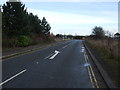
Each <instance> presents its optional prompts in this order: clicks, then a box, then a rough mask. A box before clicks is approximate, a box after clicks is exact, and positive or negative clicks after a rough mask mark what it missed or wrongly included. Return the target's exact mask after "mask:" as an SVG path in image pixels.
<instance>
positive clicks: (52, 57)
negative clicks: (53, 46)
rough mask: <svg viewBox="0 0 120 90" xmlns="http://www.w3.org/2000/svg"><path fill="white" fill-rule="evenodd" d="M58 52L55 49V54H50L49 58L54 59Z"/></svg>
mask: <svg viewBox="0 0 120 90" xmlns="http://www.w3.org/2000/svg"><path fill="white" fill-rule="evenodd" d="M59 53H60V52H59V51H57V50H55V54H54V55H53V56H51V57H50V58H49V59H54V58H55V56H57V55H58V54H59Z"/></svg>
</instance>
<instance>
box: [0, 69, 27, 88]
mask: <svg viewBox="0 0 120 90" xmlns="http://www.w3.org/2000/svg"><path fill="white" fill-rule="evenodd" d="M26 71H27V70H26V69H25V70H23V71H21V72H19V73H17V74H16V75H14V76H12V77H11V78H9V79H7V80H5V81H4V82H2V83H0V86H1V85H3V84H5V83H7V82H8V81H10V80H12V79H14V78H15V77H17V76H19V75H20V74H22V73H24V72H26Z"/></svg>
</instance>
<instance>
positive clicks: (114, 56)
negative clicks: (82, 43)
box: [86, 38, 120, 80]
mask: <svg viewBox="0 0 120 90" xmlns="http://www.w3.org/2000/svg"><path fill="white" fill-rule="evenodd" d="M86 41H87V42H88V43H89V44H90V45H91V46H92V47H93V48H94V49H95V50H96V51H97V52H98V53H99V54H100V56H101V58H102V60H103V61H105V62H106V63H107V64H108V65H109V66H110V70H112V72H113V74H114V75H115V76H116V77H115V78H116V80H117V79H118V65H119V64H118V62H119V61H118V60H119V57H120V54H119V51H118V46H119V41H118V40H115V39H110V38H107V39H102V40H94V39H87V40H86Z"/></svg>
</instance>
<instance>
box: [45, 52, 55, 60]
mask: <svg viewBox="0 0 120 90" xmlns="http://www.w3.org/2000/svg"><path fill="white" fill-rule="evenodd" d="M53 54H54V53H52V54H50V55H48V56H47V57H45V58H44V59H47V58H49V57H50V56H52V55H53Z"/></svg>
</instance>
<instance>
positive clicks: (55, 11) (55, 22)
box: [23, 2, 118, 35]
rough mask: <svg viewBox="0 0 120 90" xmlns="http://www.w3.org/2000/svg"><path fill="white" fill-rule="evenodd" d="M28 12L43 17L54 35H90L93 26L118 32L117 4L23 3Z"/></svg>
mask: <svg viewBox="0 0 120 90" xmlns="http://www.w3.org/2000/svg"><path fill="white" fill-rule="evenodd" d="M23 3H24V4H25V5H26V7H27V11H28V12H32V13H33V14H34V15H38V17H39V18H40V19H42V18H43V17H45V18H46V19H47V21H48V22H49V23H50V25H51V32H53V33H54V34H58V33H59V34H60V33H61V34H72V35H75V34H77V35H90V34H91V31H92V28H94V26H101V27H103V29H105V30H109V31H111V32H113V33H116V32H118V2H23Z"/></svg>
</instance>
